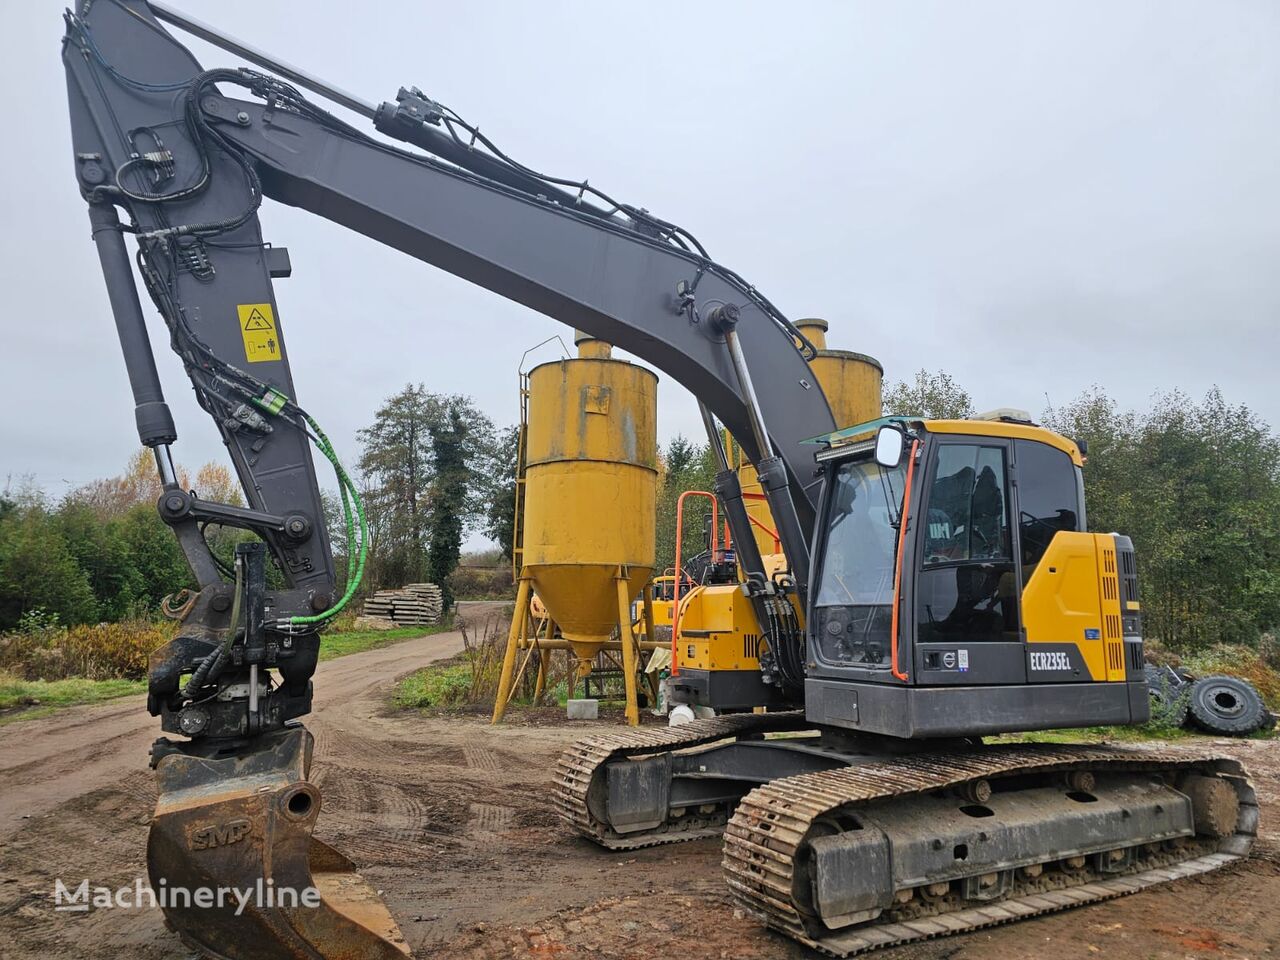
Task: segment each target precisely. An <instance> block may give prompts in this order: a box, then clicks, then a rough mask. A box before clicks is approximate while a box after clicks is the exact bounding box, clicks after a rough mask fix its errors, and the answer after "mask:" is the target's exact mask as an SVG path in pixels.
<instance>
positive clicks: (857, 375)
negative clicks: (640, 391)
mask: <svg viewBox="0 0 1280 960" xmlns="http://www.w3.org/2000/svg"><path fill="white" fill-rule="evenodd" d="M795 325H796V327H797V328H798V329H799V330H800V332H801V333H803V334H804V335H805V338H806V339H807V340H808V341H809V342H810V343H812V344H813V346H814V347H815V348H816V349H817V351H818V355H817V356H816V357H814V358H813V359H811V360H810V361H809V368H810V369H811V370H812V371H813V374H814V377H815V378H816V379H817V381H818V385H819V386H820V387H822V392H823V393H825V394H826V395H827V402H828V403H829V404H831V413H832V414H833V415H834V417H835V421H836V426H837V427H851V426H853V425H854V424H855V423H865V422H866V421H868V420H875V419H876V418H877V417H879V416H880V411H881V407H880V396H881V388H882V385H883V379H884V368H883V367H882V366H880V361H878V360H876V359H875V358H874V357H869V356H867V355H866V354H865V353H854V352H853V351H852V350H831V349H829V348H828V347H827V329H828V324H827V321H825V320H820V319H818V318H817V317H809V318H806V319H804V320H797V321H795ZM729 447H730V449H731V450H732V451H733V462H734V464H735V466H736V467H737V469H738V480H739V482H740V483H741V484H742V492H743V494H744V495H745V496H744V500H745V502H746V507H747V513H748V515H749V516H750V517H751V518H752V520H753V522H752V524H751V528H752V532H753V533H754V534H755V538H756V543H757V544H759V546H760V552H761V553H762V554H766V555H767V554H770V553H777V552H778V549H779V548H778V544H777V541H776V540H775V539H774V536H773V532H772V531H773V530H774V524H773V517H772V515H771V514H770V513H769V506H768V504H767V503H765V501H764V499H763V491H762V490H761V488H760V483H759V481H758V480H757V479H756V470H755V467H754V466H752V465H751V463H750V462H749V461H747V460H746V459H745V458H744V457H743V456H742V450H741V448H739V447H738V445H737V444H734V443H730V445H729Z"/></svg>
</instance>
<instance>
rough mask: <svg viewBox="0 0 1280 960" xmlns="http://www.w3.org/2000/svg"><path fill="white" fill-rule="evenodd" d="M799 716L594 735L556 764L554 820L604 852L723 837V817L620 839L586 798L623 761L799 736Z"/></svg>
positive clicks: (689, 819)
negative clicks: (610, 767)
mask: <svg viewBox="0 0 1280 960" xmlns="http://www.w3.org/2000/svg"><path fill="white" fill-rule="evenodd" d="M807 728H808V725H807V724H806V723H805V719H804V713H803V712H801V711H798V710H796V711H786V712H779V713H739V714H733V715H730V716H725V717H716V718H714V719H711V720H695V721H694V722H692V723H687V724H684V725H683V726H679V727H663V728H660V729H651V730H645V729H638V730H631V729H628V730H625V731H618V732H613V733H598V734H595V735H593V736H590V737H585V738H583V739H582V740H579V741H577V742H576V743H574V744H573V745H572V746H569V747H567V748H566V749H565V750H564V752H563V753H562V754H561V755H560V759H559V760H557V761H556V767H555V774H554V799H555V804H556V808H557V811H558V812H559V814H560V818H561V819H562V820H564V821H565V822H566V823H568V824H569V825H570V826H571V827H573V829H574V830H576V831H577V832H578V833H580V834H582V835H583V836H584V837H587V838H588V839H590V840H592V841H594V842H595V843H598V844H600V846H602V847H605V848H607V849H609V850H637V849H640V848H642V847H652V846H657V845H659V844H663V843H680V842H683V841H685V840H695V839H698V838H700V837H714V836H718V835H720V834H721V833H722V832H723V831H724V824H725V821H726V820H727V819H728V817H727V816H724V815H721V816H710V817H707V816H701V817H700V816H685V817H681V818H680V819H679V820H676V821H672V822H669V823H666V824H663V825H662V826H661V827H659V828H657V829H656V830H651V831H642V832H637V833H629V834H620V833H618V832H616V831H615V830H614V829H613V828H612V827H610V826H609V824H607V823H605V822H603V821H601V820H599V819H597V818H596V816H595V815H594V814H593V813H592V812H591V809H590V805H589V803H588V795H589V793H590V791H591V785H592V783H593V781H594V780H595V779H596V778H597V777H603V776H604V772H605V766H606V765H607V764H609V763H611V762H613V761H616V760H625V759H627V758H628V757H637V756H646V755H648V754H654V753H665V752H668V751H674V750H686V749H689V748H692V747H701V746H706V745H708V744H712V743H716V742H718V741H720V740H728V739H731V738H735V737H744V736H759V735H763V734H766V733H783V732H790V731H796V730H805V729H807Z"/></svg>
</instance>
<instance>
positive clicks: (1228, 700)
mask: <svg viewBox="0 0 1280 960" xmlns="http://www.w3.org/2000/svg"><path fill="white" fill-rule="evenodd" d="M1189 700H1190V704H1189V706H1190V708H1191V717H1192V719H1193V720H1194V721H1195V723H1196V726H1198V727H1201V728H1203V729H1205V730H1207V731H1209V732H1210V733H1219V734H1226V735H1227V736H1230V737H1243V736H1246V735H1247V734H1250V733H1253V732H1254V731H1255V730H1257V729H1259V728H1260V727H1262V725H1263V724H1264V723H1266V722H1267V712H1268V711H1267V708H1266V707H1265V706H1264V705H1263V703H1262V697H1260V696H1258V691H1257V690H1255V689H1254V688H1253V684H1251V683H1249V682H1248V681H1247V680H1241V679H1240V678H1239V677H1227V676H1221V675H1215V676H1209V677H1201V678H1200V679H1199V680H1197V681H1196V682H1195V683H1193V684H1192V685H1191V696H1190V697H1189Z"/></svg>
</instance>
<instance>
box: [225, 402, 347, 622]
mask: <svg viewBox="0 0 1280 960" xmlns="http://www.w3.org/2000/svg"><path fill="white" fill-rule="evenodd" d="M249 399H250V401H251V402H252V403H253V404H254V406H256V407H258V408H259V409H260V410H262V411H263V412H264V413H268V414H270V415H271V416H279V415H280V412H281V411H282V410H284V409H285V407H286V406H288V407H289V408H290V410H291V411H296V412H297V413H298V414H299V415H300V416H302V418H303V419H304V420H306V422H307V426H309V427H310V428H311V433H310V436H311V442H312V443H314V444H315V445H316V449H318V450H319V451H320V452H321V453H323V454H324V457H325V459H326V460H328V461H329V463H330V464H331V465H332V466H333V472H334V474H335V475H336V476H337V478H338V494H339V496H340V497H341V498H342V519H343V522H344V525H345V526H346V534H347V589H346V591H345V592H344V593H343V594H342V596H341V598H339V600H338V602H337V603H335V604H334V605H333V606H331V607H330V608H329V609H328V610H325V611H323V612H321V613H317V614H314V615H312V616H306V617H288V618H287V619H284V620H282V621H280V622H282V623H284V624H285V625H287V626H291V627H300V626H306V625H308V624H315V623H324V622H325V621H327V620H331V619H332V618H333V617H336V616H337V615H338V614H339V613H341V612H342V610H343V609H344V608H345V607H346V605H347V604H348V603H350V602H351V598H352V597H354V596H355V593H356V590H357V589H358V588H359V586H360V581H361V580H363V579H364V567H365V561H366V560H367V559H368V556H369V524H368V521H367V519H366V518H365V515H364V502H363V501H362V500H361V499H360V492H359V491H358V490H356V485H355V484H354V483H353V482H352V481H351V477H349V476H348V475H347V471H346V470H344V469H343V467H342V462H341V461H340V460H339V459H338V454H337V451H335V450H334V449H333V444H332V443H330V442H329V438H328V437H327V436H326V435H325V432H324V431H323V430H321V429H320V424H318V423H316V421H315V420H314V419H313V418H312V416H311V414H309V413H307V412H306V411H305V410H303V409H302V408H301V407H299V406H298V405H297V404H295V403H293V402H292V401H291V400H290V399H289V398H288V397H287V396H285V395H284V394H283V393H281V392H280V391H279V390H276V389H275V388H274V387H267V388H266V392H265V393H264V394H263V395H262V396H261V397H252V396H251V397H249ZM353 506H354V508H355V518H354V519H353V518H352V515H351V514H352V507H353ZM357 522H358V525H359V543H360V550H359V558H358V559H357V557H356V550H355V544H356V526H357Z"/></svg>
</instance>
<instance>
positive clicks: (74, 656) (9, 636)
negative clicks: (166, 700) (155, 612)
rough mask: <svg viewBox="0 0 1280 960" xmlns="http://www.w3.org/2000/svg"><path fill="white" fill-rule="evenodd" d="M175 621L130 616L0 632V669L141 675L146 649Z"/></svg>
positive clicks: (40, 676) (40, 674)
mask: <svg viewBox="0 0 1280 960" xmlns="http://www.w3.org/2000/svg"><path fill="white" fill-rule="evenodd" d="M176 632H177V624H176V623H174V622H170V621H164V622H161V623H153V622H151V621H149V620H142V619H132V620H125V621H122V622H120V623H100V624H97V625H96V626H76V627H70V628H65V627H58V626H56V625H54V626H48V625H41V626H37V627H34V628H31V629H27V630H22V631H14V632H12V633H6V634H0V670H4V671H7V672H9V673H12V674H14V675H15V676H17V677H19V678H22V679H25V680H62V679H66V678H68V677H83V678H87V679H90V680H107V679H128V680H136V679H139V678H141V677H144V676H146V673H147V660H148V658H149V657H150V655H151V651H153V650H155V649H156V648H157V647H159V646H160V645H162V644H164V643H165V642H167V641H168V640H169V639H171V638H172V637H173V636H174V634H175V633H176Z"/></svg>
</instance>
